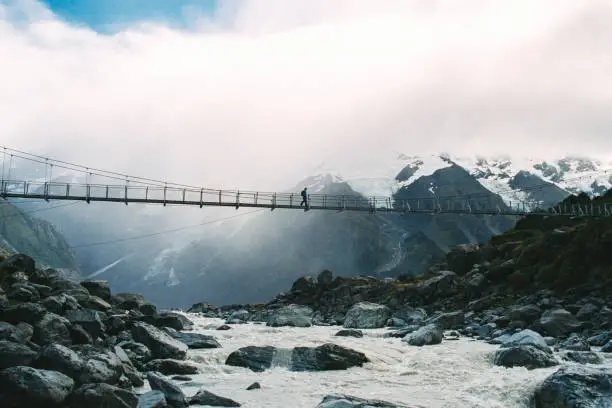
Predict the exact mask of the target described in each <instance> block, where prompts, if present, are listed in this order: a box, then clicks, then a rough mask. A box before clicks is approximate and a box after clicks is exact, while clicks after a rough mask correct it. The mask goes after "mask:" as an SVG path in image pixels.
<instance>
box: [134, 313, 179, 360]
mask: <svg viewBox="0 0 612 408" xmlns="http://www.w3.org/2000/svg"><path fill="white" fill-rule="evenodd" d="M132 336H133V337H134V340H136V341H137V342H139V343H142V344H144V345H145V346H147V347H148V348H149V350H151V353H152V355H153V357H154V358H174V359H177V360H184V359H185V357H186V355H187V345H186V344H185V343H182V342H180V341H178V340H175V339H173V338H172V337H171V336H170V335H168V334H166V333H165V332H163V331H161V330H159V329H157V328H156V327H154V326H151V325H149V324H146V323H143V322H136V323H134V326H133V327H132Z"/></svg>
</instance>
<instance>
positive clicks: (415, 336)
mask: <svg viewBox="0 0 612 408" xmlns="http://www.w3.org/2000/svg"><path fill="white" fill-rule="evenodd" d="M443 337H444V336H443V333H442V330H441V329H440V328H439V327H438V326H436V325H435V324H428V325H427V326H423V327H421V328H420V329H418V330H417V331H415V332H413V333H410V334H407V335H406V336H405V337H404V338H403V339H402V341H404V342H406V343H408V344H410V345H411V346H419V347H421V346H426V345H433V344H440V343H442V338H443Z"/></svg>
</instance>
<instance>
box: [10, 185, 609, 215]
mask: <svg viewBox="0 0 612 408" xmlns="http://www.w3.org/2000/svg"><path fill="white" fill-rule="evenodd" d="M0 196H2V197H4V198H27V199H40V200H68V201H85V202H87V203H89V202H91V201H95V202H115V203H125V204H126V205H127V204H129V203H140V204H161V205H187V206H199V207H205V206H214V207H235V208H240V207H246V208H268V209H271V210H274V209H293V210H299V209H301V210H304V206H300V203H301V201H302V198H301V196H300V194H299V193H294V194H292V193H267V192H244V191H231V190H212V189H204V188H202V189H199V190H197V189H186V188H176V187H163V186H142V185H129V184H126V185H100V184H73V183H58V182H52V183H49V182H47V183H40V182H30V181H12V180H11V181H6V180H1V181H0ZM310 198H311V200H310V201H309V203H310V205H309V210H328V211H329V210H331V211H359V212H393V213H406V214H471V215H501V216H525V215H540V216H545V215H564V216H610V215H611V211H610V210H611V209H610V208H609V207H608V206H607V205H606V204H603V205H597V206H593V205H591V206H588V207H587V206H580V205H572V206H564V207H555V208H550V209H547V210H546V211H542V210H539V211H534V210H533V209H532V208H533V207H532V206H531V205H528V204H526V203H523V202H517V203H514V204H512V203H510V205H501V206H500V205H494V204H492V203H491V200H490V197H482V196H481V197H474V196H473V197H470V196H462V197H434V196H432V197H421V198H410V199H402V200H397V199H393V198H390V197H369V198H364V197H362V196H355V195H325V194H312V195H311V196H310Z"/></svg>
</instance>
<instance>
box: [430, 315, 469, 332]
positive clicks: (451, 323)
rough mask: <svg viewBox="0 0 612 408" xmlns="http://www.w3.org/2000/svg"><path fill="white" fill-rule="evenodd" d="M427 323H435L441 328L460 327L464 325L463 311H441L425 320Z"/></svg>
mask: <svg viewBox="0 0 612 408" xmlns="http://www.w3.org/2000/svg"><path fill="white" fill-rule="evenodd" d="M426 323H427V324H435V325H436V326H438V327H439V328H440V329H441V330H450V329H461V328H463V326H464V325H465V313H464V312H462V311H456V312H450V313H441V314H439V315H437V316H434V317H432V318H431V319H428V320H427V321H426Z"/></svg>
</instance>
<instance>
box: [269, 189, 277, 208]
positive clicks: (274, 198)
mask: <svg viewBox="0 0 612 408" xmlns="http://www.w3.org/2000/svg"><path fill="white" fill-rule="evenodd" d="M275 208H276V193H274V194H272V207H271V208H270V211H274V209H275Z"/></svg>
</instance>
